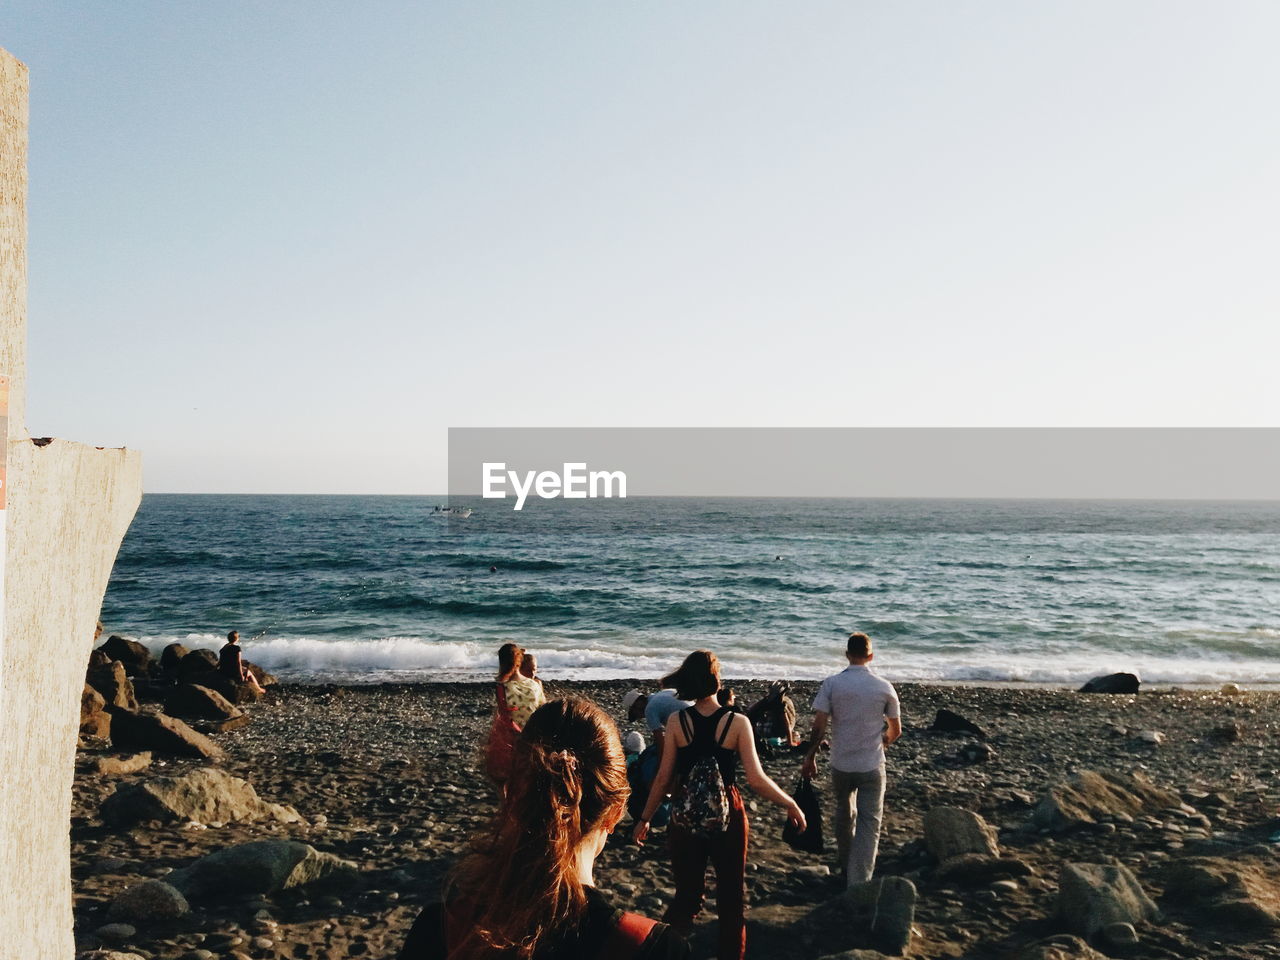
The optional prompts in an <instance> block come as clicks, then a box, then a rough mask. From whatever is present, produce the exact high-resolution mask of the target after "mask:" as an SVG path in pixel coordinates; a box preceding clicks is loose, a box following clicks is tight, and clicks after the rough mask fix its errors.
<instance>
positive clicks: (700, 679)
mask: <svg viewBox="0 0 1280 960" xmlns="http://www.w3.org/2000/svg"><path fill="white" fill-rule="evenodd" d="M662 685H663V686H664V687H675V690H676V696H677V697H679V698H680V699H681V700H701V699H702V698H703V697H709V696H711V695H712V694H713V693H715V692H716V691H717V690H719V689H720V661H719V660H718V659H717V658H716V655H715V654H714V653H712V652H711V651H710V650H695V651H693V653H691V654H689V655H688V656H687V657H685V658H684V663H682V664H680V667H679V669H677V670H676V671H675V673H669V674H667V675H666V676H665V677H663V678H662Z"/></svg>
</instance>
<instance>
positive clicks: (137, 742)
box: [107, 707, 224, 760]
mask: <svg viewBox="0 0 1280 960" xmlns="http://www.w3.org/2000/svg"><path fill="white" fill-rule="evenodd" d="M107 709H108V711H109V712H110V713H111V744H112V746H114V747H115V748H116V749H117V750H150V751H152V752H154V753H163V754H169V755H171V756H178V757H196V758H198V759H203V760H221V759H222V758H223V756H224V754H223V751H222V748H221V747H219V746H218V745H217V744H216V743H214V742H213V741H212V740H210V739H209V738H208V737H206V736H205V735H204V734H202V733H197V732H196V731H194V730H192V729H191V728H190V727H189V726H187V725H186V724H185V723H183V722H182V721H181V720H179V719H178V718H177V717H168V716H165V715H164V714H163V713H133V712H131V711H129V710H122V709H120V708H119V707H108V708H107Z"/></svg>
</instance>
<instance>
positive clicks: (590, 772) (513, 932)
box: [400, 697, 689, 960]
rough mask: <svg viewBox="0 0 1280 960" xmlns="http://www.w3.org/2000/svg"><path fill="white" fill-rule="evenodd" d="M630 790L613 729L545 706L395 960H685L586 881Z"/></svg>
mask: <svg viewBox="0 0 1280 960" xmlns="http://www.w3.org/2000/svg"><path fill="white" fill-rule="evenodd" d="M628 793H629V788H628V786H627V766H626V760H625V758H624V756H623V753H622V743H621V741H620V740H619V739H618V730H617V727H615V726H614V724H613V721H612V720H611V719H610V718H609V716H608V715H607V714H606V713H605V712H604V711H603V710H601V709H600V708H599V707H598V706H596V705H595V704H594V703H592V702H591V701H589V700H584V699H581V698H578V697H570V698H566V699H563V700H552V701H551V702H549V703H547V704H545V705H544V706H542V707H540V708H539V709H538V710H536V711H535V712H534V714H533V715H532V716H531V717H530V718H529V722H528V724H526V726H525V728H524V730H523V731H522V732H521V734H520V736H519V738H517V740H516V745H515V753H514V757H513V760H512V768H511V777H510V779H509V780H508V782H507V790H506V793H505V794H504V795H503V798H502V803H501V805H500V807H499V809H498V813H497V815H496V816H495V817H494V819H493V822H492V823H491V824H490V825H489V827H488V829H487V830H485V831H483V832H482V833H481V834H479V835H478V836H477V837H476V838H475V839H474V840H473V841H472V846H471V851H470V853H469V854H468V855H467V856H466V857H465V858H464V859H463V860H462V861H461V862H460V863H459V864H458V866H457V867H456V868H455V869H454V871H453V874H452V876H451V882H450V884H449V886H448V888H447V892H446V895H445V900H444V902H443V903H441V904H436V905H434V906H430V907H427V908H426V909H425V910H424V911H423V912H422V914H421V915H420V916H419V917H418V919H417V921H416V922H415V923H414V925H413V928H412V929H411V930H410V931H409V936H408V939H407V940H406V941H405V945H404V948H403V950H402V951H401V953H400V960H491V958H492V960H498V958H502V960H597V958H599V960H615V958H618V960H622V958H634V960H685V958H687V957H688V955H689V951H688V947H687V945H686V944H685V942H684V940H683V939H682V938H681V937H680V936H679V935H677V934H675V933H674V932H673V931H671V929H670V928H669V927H667V926H666V925H665V924H661V923H656V922H654V921H652V920H646V919H645V918H643V917H640V916H637V915H635V914H627V913H623V912H622V911H621V910H616V909H614V908H613V907H612V906H611V905H610V904H609V902H608V901H607V900H606V899H605V897H604V896H603V895H602V894H601V893H599V892H598V891H597V890H596V889H595V886H594V883H593V876H592V871H593V867H594V864H595V860H596V857H597V856H599V854H600V851H601V850H603V849H604V844H605V839H606V838H607V836H608V835H609V833H611V832H612V831H613V828H614V827H615V826H617V823H618V821H619V820H620V819H621V818H622V811H623V808H624V806H625V804H626V800H627V794H628Z"/></svg>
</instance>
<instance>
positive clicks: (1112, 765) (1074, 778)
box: [71, 662, 1280, 960]
mask: <svg viewBox="0 0 1280 960" xmlns="http://www.w3.org/2000/svg"><path fill="white" fill-rule="evenodd" d="M171 667H172V670H171V673H172V674H173V675H172V676H170V677H168V678H167V679H166V677H165V676H164V675H163V673H162V672H161V671H159V670H157V669H156V668H150V670H149V671H148V670H147V669H144V668H134V673H135V675H134V677H133V678H132V679H131V680H130V679H129V678H127V677H117V676H116V674H117V673H119V672H120V671H117V670H116V669H115V668H114V667H111V666H109V665H106V664H103V663H101V662H99V663H98V664H97V665H96V667H95V669H98V670H99V671H107V672H109V673H111V675H112V676H111V678H110V682H112V683H114V682H116V680H120V679H124V680H129V682H130V685H131V686H133V687H134V688H135V689H133V690H132V691H130V692H131V694H132V696H133V697H134V698H135V702H132V703H130V702H127V698H124V697H123V691H122V690H115V693H116V694H118V695H120V696H121V697H122V699H124V700H126V702H125V703H124V704H123V705H119V704H116V705H112V704H111V703H110V701H109V700H108V698H107V697H105V696H101V695H99V696H100V697H101V699H103V700H104V701H106V702H107V703H106V705H105V706H104V705H99V704H97V703H96V700H94V699H93V698H92V697H90V695H89V693H88V691H86V700H88V701H90V702H89V704H88V705H87V707H86V711H87V713H86V716H87V717H88V720H87V721H86V724H85V725H84V726H83V727H82V732H83V736H82V749H81V754H80V760H79V763H78V767H77V775H76V779H75V784H74V800H73V814H72V821H71V844H72V884H73V889H74V894H75V920H76V936H77V943H78V945H79V949H80V950H81V951H82V954H81V955H82V956H86V955H87V956H90V957H95V958H104V960H105V958H108V957H114V958H121V957H130V956H132V957H143V958H156V960H160V958H163V960H171V958H184V960H244V958H293V960H309V958H311V960H336V958H347V957H371V958H383V957H394V956H395V955H396V954H397V952H398V950H399V947H400V942H401V939H402V938H403V935H404V933H405V931H406V930H407V928H408V926H409V924H410V923H412V921H413V918H414V917H415V916H416V914H417V912H418V911H419V909H420V908H421V906H422V905H423V903H424V902H427V901H428V900H429V899H431V898H432V897H433V896H435V894H436V891H437V890H438V887H439V883H440V881H441V878H442V877H443V876H444V875H445V874H446V872H447V871H448V869H449V867H450V865H451V864H452V863H453V862H454V860H455V858H456V857H457V856H458V854H459V852H460V851H461V850H462V849H463V847H464V844H465V842H466V839H467V837H468V836H469V835H470V834H471V833H472V831H473V830H475V829H476V828H477V827H478V826H479V825H481V824H482V823H483V822H484V820H485V818H486V817H487V816H488V815H489V814H490V813H491V812H492V810H493V805H494V798H493V795H492V792H491V790H490V788H489V787H488V785H487V783H486V782H485V781H484V779H483V776H482V774H481V773H480V764H479V750H478V748H479V744H480V743H481V742H482V740H483V738H484V735H485V732H486V731H487V728H488V723H489V717H490V711H491V686H490V685H488V684H465V683H434V684H413V685H403V684H397V685H391V684H388V685H380V686H359V687H336V686H288V685H283V686H282V685H278V684H275V685H269V686H268V694H267V696H266V697H265V698H263V699H261V700H258V701H256V702H244V703H240V704H233V703H232V702H231V700H232V697H223V696H218V699H219V700H221V701H222V702H223V703H225V704H226V705H227V707H229V708H230V711H234V715H232V716H224V717H221V718H220V719H219V718H218V717H217V716H213V715H212V714H216V713H217V712H219V711H221V712H222V713H227V712H228V711H227V709H226V708H224V707H223V706H222V705H221V704H219V703H217V702H214V703H213V705H212V706H210V705H209V703H207V702H206V700H208V698H206V697H204V695H203V694H193V693H192V692H191V691H189V690H187V691H186V692H184V693H183V694H182V695H181V696H179V695H178V690H179V681H178V678H177V675H176V669H177V667H176V665H171ZM101 679H102V686H106V685H107V683H108V680H107V679H106V678H105V676H104V675H103V676H102V677H101ZM190 680H191V678H190V677H188V678H187V679H186V682H185V683H184V684H182V686H186V687H189V686H193V685H194V686H200V685H199V684H192V683H191V682H190ZM133 681H137V682H136V683H134V682H133ZM646 685H647V684H645V683H643V682H641V681H635V680H627V681H610V682H562V681H556V680H554V679H548V680H547V681H546V686H547V692H548V695H549V696H555V695H557V694H566V693H573V694H579V695H583V696H588V697H591V698H593V699H595V700H597V701H598V702H599V703H601V704H602V705H604V706H605V707H606V708H607V709H608V710H609V711H610V712H611V713H612V714H613V715H614V716H619V715H620V714H621V708H620V703H621V698H622V694H623V693H624V692H625V691H626V690H627V689H628V688H630V687H632V686H646ZM733 685H734V687H735V688H736V689H737V690H738V692H739V696H740V698H741V699H742V700H744V701H748V702H749V701H750V700H752V699H754V698H756V697H758V696H761V695H763V694H764V692H765V690H766V687H767V684H766V683H765V682H764V681H759V682H755V681H752V682H739V681H735V682H734V684H733ZM120 686H121V687H123V684H121V685H120ZM814 687H815V685H814V684H809V683H796V684H795V685H794V689H793V695H794V696H795V699H796V702H797V705H798V707H799V708H800V714H801V717H802V721H801V729H802V730H805V731H807V728H808V704H809V701H810V698H811V697H812V694H813V690H814ZM95 689H97V688H95ZM109 689H114V688H109ZM202 689H203V688H202ZM230 692H231V693H232V695H233V697H234V695H235V694H236V691H234V690H232V691H230ZM899 693H900V695H901V698H902V706H903V717H904V730H905V732H904V735H903V737H902V738H901V740H899V741H898V743H897V744H895V745H894V747H893V748H892V750H891V755H890V768H889V777H890V782H889V793H888V797H887V800H886V816H885V825H884V832H883V835H882V843H881V856H880V861H879V867H878V870H877V877H878V879H877V881H873V883H872V884H871V885H868V886H867V887H865V888H861V889H859V890H856V891H854V892H852V893H847V894H846V893H844V892H842V891H841V890H840V889H839V887H838V886H837V884H836V881H835V878H834V877H833V876H831V875H830V873H831V871H830V869H829V868H830V867H831V866H832V861H833V859H834V853H833V850H834V844H833V843H831V842H829V843H828V848H829V852H828V854H827V855H825V856H822V855H814V854H801V853H797V852H794V851H792V850H791V849H790V848H789V847H787V846H786V845H784V844H783V843H782V840H781V833H782V822H783V817H782V814H781V811H779V810H778V809H777V808H775V807H773V806H771V805H769V804H766V803H764V802H755V801H754V800H753V799H752V798H751V796H750V794H748V795H747V796H748V800H749V807H750V816H751V841H750V861H751V862H750V864H749V866H748V870H749V874H748V897H749V901H750V904H751V911H750V915H749V919H748V923H749V932H748V955H749V956H751V957H755V958H780V960H787V958H806V960H808V958H818V957H825V956H829V955H837V956H840V957H846V958H860V960H871V958H877V957H880V956H881V955H882V953H883V954H884V955H898V954H905V955H907V956H911V957H920V958H942V957H957V958H958V957H972V958H1018V960H1021V958H1028V960H1029V958H1046V960H1047V958H1085V957H1098V956H1126V957H1136V958H1175V957H1176V958H1209V957H1212V958H1237V957H1238V958H1257V957H1280V946H1278V945H1277V939H1278V936H1277V935H1278V934H1280V842H1277V841H1280V835H1277V831H1278V830H1280V819H1277V818H1278V817H1280V738H1278V737H1277V725H1278V721H1277V719H1276V718H1277V708H1280V693H1275V692H1257V691H1247V690H1246V691H1239V692H1232V693H1222V692H1217V691H1214V692H1209V691H1202V690H1172V691H1148V690H1143V691H1142V692H1140V693H1137V694H1085V693H1078V692H1074V691H1065V690H1046V689H1034V688H974V687H943V686H919V685H902V686H900V687H899ZM215 695H216V694H215ZM192 697H194V698H195V700H194V701H192ZM148 698H150V700H151V701H152V702H151V705H150V706H148V704H147V700H148ZM166 705H168V707H166ZM165 708H171V709H172V710H174V711H179V710H186V711H187V712H188V713H196V714H199V713H201V712H204V713H208V714H211V715H210V716H206V717H204V718H203V719H200V718H190V723H189V724H188V723H184V722H182V721H181V720H173V719H171V718H170V717H169V716H167V715H165V714H159V715H158V716H157V715H156V711H157V709H165ZM108 710H109V716H110V718H111V719H110V722H109V723H104V722H101V721H100V720H94V717H95V716H99V715H101V714H103V713H104V711H108ZM940 710H941V711H950V712H951V713H953V714H955V715H956V716H958V717H959V718H962V719H963V720H964V721H966V723H958V722H956V721H954V720H952V721H951V722H950V723H948V722H947V721H946V718H945V715H944V718H943V720H942V722H941V723H937V724H936V725H937V726H938V727H952V728H959V729H952V730H946V729H931V728H932V727H934V726H935V722H936V721H937V720H938V714H939V711H940ZM95 711H96V712H95ZM241 716H243V717H245V718H247V720H240V719H238V718H239V717H241ZM228 720H230V721H232V722H226V721H228ZM201 723H203V724H205V725H206V727H205V729H206V733H203V734H202V733H199V732H198V731H195V730H194V729H193V728H194V727H195V726H196V725H198V724H201ZM131 724H132V725H133V726H134V727H137V726H138V725H139V724H141V725H142V726H143V727H145V729H144V730H143V731H142V732H141V733H138V732H136V731H134V732H133V733H132V734H131V733H130V732H129V731H130V730H131V729H132V728H131V726H130V725H131ZM112 726H116V727H117V728H118V731H124V733H123V735H120V736H117V734H116V733H113V732H112V730H111V729H110V728H111V727H112ZM161 728H163V732H161V733H157V731H158V730H160V729H161ZM179 728H185V730H187V731H189V732H191V733H193V734H194V735H195V736H197V737H200V738H201V740H202V741H206V742H207V743H208V744H209V746H210V747H211V749H203V748H201V749H195V748H187V747H186V746H184V745H185V744H187V738H186V734H185V733H184V732H183V730H182V729H179ZM622 728H623V731H624V732H626V730H627V729H628V725H626V724H625V723H624V724H622ZM104 734H105V738H104V736H103V735H104ZM170 734H172V736H170ZM166 737H168V739H166ZM765 764H766V767H767V769H768V770H769V772H770V773H771V774H772V775H773V777H774V778H775V779H776V780H778V782H779V783H781V784H783V785H784V786H790V785H792V784H794V783H795V780H796V776H797V773H798V770H799V765H800V756H799V755H798V754H791V753H790V752H786V753H780V754H779V755H775V756H772V757H769V758H766V760H765ZM816 782H817V785H818V786H819V788H820V790H823V791H825V790H826V788H827V786H828V782H829V781H828V774H827V771H826V767H825V761H824V762H823V766H822V767H821V768H820V774H819V777H818V780H817V781H816ZM825 814H826V818H827V821H828V824H827V826H828V837H829V836H830V835H829V828H830V819H831V811H830V807H829V804H828V806H827V809H826V811H825ZM629 835H630V830H629V825H628V822H627V821H625V820H624V824H623V827H622V828H621V829H620V830H619V831H618V832H617V834H616V835H615V836H614V838H613V839H612V840H611V842H610V844H609V846H608V847H607V848H606V850H605V852H604V853H603V855H602V856H601V858H600V860H599V862H598V864H597V869H596V878H597V883H598V885H599V886H600V887H601V888H602V889H603V890H605V891H607V892H608V893H609V894H610V895H611V896H612V897H613V898H614V899H615V900H616V902H618V903H619V904H620V905H625V906H627V907H629V908H631V909H635V910H638V911H641V912H645V913H649V914H652V915H657V914H660V912H661V910H662V908H663V906H664V905H665V903H666V902H667V900H668V898H669V897H670V896H671V892H672V885H671V873H670V868H669V866H668V863H667V858H666V852H665V846H664V844H663V842H662V838H661V835H660V832H659V835H658V836H657V837H656V838H655V839H654V840H651V841H650V843H649V844H648V845H647V846H646V847H644V848H637V847H635V846H632V845H631V844H629V843H628V842H626V841H627V838H628V837H629ZM879 878H883V879H879ZM714 922H715V921H714V909H712V910H711V911H710V912H708V913H705V914H704V917H703V920H702V922H701V923H700V925H699V927H698V930H697V931H696V932H695V935H694V941H693V946H694V950H693V955H694V957H696V958H699V960H701V958H704V957H708V956H710V955H712V953H713V951H714V939H713V930H714ZM1086 941H1087V942H1088V943H1089V944H1092V945H1091V946H1088V945H1086Z"/></svg>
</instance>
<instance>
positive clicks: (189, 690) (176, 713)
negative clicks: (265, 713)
mask: <svg viewBox="0 0 1280 960" xmlns="http://www.w3.org/2000/svg"><path fill="white" fill-rule="evenodd" d="M164 712H165V713H167V714H169V716H171V717H184V718H186V719H192V718H194V719H197V720H230V719H232V718H233V717H239V716H241V711H240V710H239V709H237V708H236V707H235V706H233V705H232V704H231V703H230V702H228V700H227V698H226V697H224V696H223V695H222V694H220V693H218V692H217V691H216V690H210V689H209V688H208V687H204V686H201V685H200V684H197V683H184V684H182V685H181V686H179V687H178V689H177V690H175V691H174V692H173V693H172V694H171V695H170V696H169V699H168V700H166V701H165V704H164Z"/></svg>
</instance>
